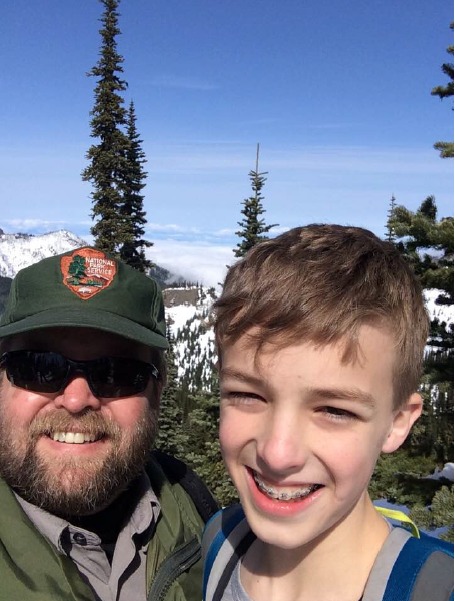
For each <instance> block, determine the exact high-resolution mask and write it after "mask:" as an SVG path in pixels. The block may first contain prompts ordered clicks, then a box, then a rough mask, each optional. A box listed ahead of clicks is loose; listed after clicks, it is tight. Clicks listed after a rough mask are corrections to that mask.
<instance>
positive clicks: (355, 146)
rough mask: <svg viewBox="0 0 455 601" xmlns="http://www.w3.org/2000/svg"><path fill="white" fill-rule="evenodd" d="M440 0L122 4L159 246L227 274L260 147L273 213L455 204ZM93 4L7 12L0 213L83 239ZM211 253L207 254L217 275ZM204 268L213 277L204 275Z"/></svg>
mask: <svg viewBox="0 0 455 601" xmlns="http://www.w3.org/2000/svg"><path fill="white" fill-rule="evenodd" d="M452 10H453V9H452V3H451V2H449V1H448V0H438V1H436V2H435V1H430V0H428V1H426V0H412V1H411V0H400V1H399V2H392V1H391V0H382V1H381V0H370V1H369V2H365V1H364V0H362V1H361V0H348V1H346V2H343V3H341V2H334V1H333V0H317V1H316V0H306V1H302V0H281V1H278V0H262V1H258V0H256V1H253V0H242V1H240V0H229V1H228V0H210V1H209V0H192V1H191V2H190V1H188V0H186V1H185V0H179V1H177V0H123V1H122V2H121V4H120V14H121V16H120V20H119V26H120V29H121V31H122V35H121V36H119V38H118V51H119V52H120V54H122V55H123V57H124V58H125V62H124V78H125V79H126V81H127V82H128V84H129V87H128V90H127V92H126V93H125V101H126V103H129V101H130V99H133V100H134V102H135V105H136V113H137V118H138V119H137V126H138V130H139V133H140V135H141V138H142V139H143V149H144V151H145V152H146V156H147V159H148V163H147V166H146V168H147V171H148V174H149V175H148V179H147V187H146V188H145V191H144V193H145V209H146V211H147V219H148V229H147V237H148V238H149V239H150V240H151V241H153V242H154V243H155V246H154V247H153V249H152V251H151V252H152V258H153V259H154V260H157V261H159V262H161V263H163V264H165V266H168V267H172V268H174V269H175V268H176V267H177V268H178V267H179V266H180V267H181V269H180V271H185V272H190V274H193V272H192V271H191V270H192V269H193V270H194V269H196V271H195V272H194V273H195V274H196V275H198V274H199V273H200V272H203V273H206V274H207V278H208V279H210V280H213V279H216V278H217V277H219V275H218V274H219V268H218V267H217V266H220V268H223V267H224V265H225V264H226V261H229V260H230V256H231V255H230V249H231V248H232V247H233V246H235V244H236V243H237V240H236V237H235V234H234V232H235V231H236V230H237V229H238V226H237V221H239V219H240V218H241V215H240V210H241V201H242V200H243V199H244V198H246V197H247V196H249V195H250V182H249V179H248V172H249V171H250V170H251V169H252V168H254V164H255V155H256V144H257V143H260V145H261V151H260V165H259V167H260V170H261V171H267V172H268V175H267V178H268V179H267V182H266V184H265V187H264V190H263V191H264V196H265V201H264V206H265V208H266V211H267V212H266V214H265V218H266V220H267V222H268V223H278V224H279V225H280V228H288V227H293V226H295V225H301V224H304V223H308V222H315V221H330V222H339V223H346V224H348V223H349V224H353V225H360V226H364V227H367V228H369V229H372V230H373V231H374V232H376V233H377V234H379V235H382V233H383V231H384V224H385V221H386V214H387V209H388V203H389V200H390V197H391V196H392V194H394V195H395V197H396V200H397V203H398V204H403V205H405V206H407V207H408V208H410V209H416V208H417V207H418V205H419V204H420V202H421V201H422V200H423V199H424V198H425V197H426V196H428V195H430V194H434V195H435V197H436V202H437V205H438V208H439V216H441V217H442V216H447V215H453V161H452V160H450V159H449V160H447V159H446V160H442V159H440V158H439V156H438V153H437V152H436V151H435V150H433V148H432V145H433V143H434V142H435V141H437V140H446V139H453V127H452V120H453V113H452V110H451V109H452V101H451V100H449V99H447V100H444V101H440V100H439V98H437V97H434V96H431V95H430V92H431V89H432V87H434V86H435V85H438V84H445V83H446V82H447V78H446V76H445V75H444V74H443V73H442V72H441V70H440V69H441V64H442V63H443V62H445V61H447V60H450V59H449V56H448V55H447V53H446V47H447V46H448V45H449V44H450V43H451V31H450V29H449V24H450V21H451V20H452V19H453V13H452ZM101 13H102V5H101V4H100V3H99V2H98V1H97V0H79V1H78V2H62V1H61V0H46V1H44V0H34V1H33V2H30V1H29V0H27V1H26V0H15V2H14V3H13V2H8V3H4V5H3V6H2V19H1V23H0V45H1V53H2V66H1V68H0V84H1V87H2V90H3V107H2V108H3V110H2V111H1V117H0V119H1V131H2V136H1V139H0V195H1V198H2V214H1V217H0V227H1V228H2V229H3V230H4V231H6V232H16V231H23V232H24V231H25V232H30V233H42V232H47V231H52V230H55V229H61V228H65V229H69V230H70V231H72V232H74V233H76V234H78V235H80V236H82V237H85V238H86V239H87V240H90V238H89V235H88V234H89V229H90V225H91V220H90V209H91V199H90V192H91V187H90V184H88V183H85V182H82V181H81V177H80V172H81V171H82V169H83V168H84V167H85V166H86V164H87V162H86V159H85V153H86V151H87V149H88V147H89V145H90V144H91V138H90V128H89V111H90V109H91V107H92V104H93V87H94V85H95V80H94V78H89V77H87V76H86V73H87V71H89V70H90V69H91V67H92V66H93V65H94V64H95V63H96V61H97V59H98V50H99V45H100V37H99V33H98V29H99V27H100V23H99V21H98V19H99V18H100V16H101ZM210 265H211V266H212V267H213V268H214V271H213V270H212V271H211V272H210V269H211V267H210ZM209 272H210V276H209V275H208V274H209Z"/></svg>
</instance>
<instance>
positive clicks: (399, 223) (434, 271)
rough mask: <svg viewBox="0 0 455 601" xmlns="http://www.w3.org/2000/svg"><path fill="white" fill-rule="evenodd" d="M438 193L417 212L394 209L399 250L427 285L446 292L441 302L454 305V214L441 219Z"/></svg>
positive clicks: (393, 225)
mask: <svg viewBox="0 0 455 601" xmlns="http://www.w3.org/2000/svg"><path fill="white" fill-rule="evenodd" d="M436 217H437V207H436V202H435V199H434V196H428V197H427V198H426V199H425V200H424V201H423V202H422V204H421V205H420V207H419V209H418V210H417V211H416V212H415V213H414V212H412V211H410V210H409V209H406V208H405V207H403V206H397V207H395V209H394V210H393V212H392V214H391V216H390V218H389V220H388V227H390V228H393V231H394V232H395V235H396V237H397V238H398V239H399V240H398V242H397V247H398V249H399V250H400V251H401V252H402V253H403V254H404V256H405V257H406V259H407V260H408V261H409V262H410V263H411V264H412V266H413V268H414V270H415V272H416V274H417V276H418V277H419V278H420V280H421V282H422V286H423V287H424V288H438V289H440V290H441V291H442V294H441V296H440V298H439V302H440V303H441V304H449V305H452V304H453V217H445V218H443V219H441V220H440V221H438V220H437V218H436Z"/></svg>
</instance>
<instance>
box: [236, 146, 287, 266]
mask: <svg viewBox="0 0 455 601" xmlns="http://www.w3.org/2000/svg"><path fill="white" fill-rule="evenodd" d="M248 175H249V178H250V180H251V188H252V190H253V196H250V197H249V198H246V199H245V200H244V201H243V202H242V204H243V209H242V214H243V215H244V218H243V219H242V221H239V222H238V225H239V226H240V227H241V229H240V230H239V231H238V232H236V236H239V238H241V242H239V243H238V244H237V248H236V249H234V254H235V256H236V257H243V256H244V255H245V254H246V253H247V252H248V251H249V250H250V248H252V247H253V246H254V245H255V244H257V243H258V242H261V241H262V240H266V236H264V234H266V233H267V232H268V231H269V230H270V229H271V228H272V227H275V225H277V224H273V225H265V221H264V219H262V218H260V216H261V215H262V214H263V213H265V209H264V207H263V205H262V201H263V200H264V197H263V196H262V194H261V190H262V188H263V187H264V184H265V182H266V179H267V178H266V177H265V175H267V171H264V172H262V173H259V144H258V145H257V149H256V169H255V171H250V173H249V174H248Z"/></svg>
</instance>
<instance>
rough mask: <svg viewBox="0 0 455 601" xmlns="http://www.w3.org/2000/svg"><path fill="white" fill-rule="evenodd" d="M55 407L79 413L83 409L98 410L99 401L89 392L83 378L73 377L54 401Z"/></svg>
mask: <svg viewBox="0 0 455 601" xmlns="http://www.w3.org/2000/svg"><path fill="white" fill-rule="evenodd" d="M54 403H55V406H56V407H64V408H65V409H66V410H67V411H69V412H70V413H79V412H80V411H83V410H84V409H87V408H90V409H99V407H100V406H101V402H100V400H99V399H98V398H97V397H96V396H95V395H94V394H93V392H92V391H91V390H90V387H89V385H88V382H87V380H86V379H85V378H84V376H75V377H74V378H72V379H71V380H70V381H69V382H68V384H67V385H66V386H65V388H64V389H63V390H62V391H61V392H59V393H58V395H57V396H56V398H55V400H54Z"/></svg>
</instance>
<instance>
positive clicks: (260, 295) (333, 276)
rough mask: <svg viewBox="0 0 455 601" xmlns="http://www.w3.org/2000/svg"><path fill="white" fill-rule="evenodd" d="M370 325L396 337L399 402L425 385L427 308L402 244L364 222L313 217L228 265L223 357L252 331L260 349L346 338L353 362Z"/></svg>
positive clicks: (219, 311)
mask: <svg viewBox="0 0 455 601" xmlns="http://www.w3.org/2000/svg"><path fill="white" fill-rule="evenodd" d="M364 324H370V325H376V326H379V327H385V328H387V330H388V331H389V332H390V333H391V334H392V336H393V337H394V338H395V341H396V347H397V353H396V358H397V360H396V369H395V373H394V387H395V398H394V406H395V408H398V407H400V406H401V404H403V403H404V402H405V401H406V399H407V398H408V397H409V396H410V395H411V394H412V393H413V392H415V391H416V390H417V388H418V384H419V379H420V374H421V369H422V360H423V351H424V347H425V343H426V340H427V336H428V325H429V320H428V315H427V312H426V309H425V305H424V300H423V296H422V289H421V287H420V284H419V282H418V281H417V279H416V277H415V276H414V274H413V272H412V270H411V268H410V267H409V265H408V264H407V263H406V261H405V260H404V258H403V257H402V256H401V255H400V253H399V251H398V250H397V249H396V248H395V247H394V246H393V245H392V244H390V243H388V242H385V241H383V240H380V239H379V238H378V237H377V236H375V235H374V234H373V233H372V232H370V231H368V230H365V229H363V228H358V227H350V226H341V225H329V224H313V225H308V226H305V227H297V228H294V229H292V230H290V231H288V232H286V233H284V234H281V235H280V236H277V237H276V238H273V239H271V240H267V241H265V242H261V243H259V244H257V245H256V246H254V247H253V248H252V249H251V250H250V251H249V252H248V253H247V254H246V256H245V257H244V258H242V259H241V260H240V261H238V262H237V263H235V264H234V265H233V266H232V267H231V268H230V269H229V271H228V273H227V276H226V279H225V282H224V286H223V292H222V294H221V296H220V298H219V299H218V300H217V301H216V303H215V305H214V326H215V334H216V343H217V346H218V355H219V358H220V360H221V359H222V349H223V345H224V344H232V343H234V342H235V341H236V340H238V339H239V338H240V337H241V336H242V335H243V334H245V333H246V332H248V333H249V334H251V331H253V332H254V335H253V337H252V342H253V343H255V344H256V345H257V349H260V348H261V345H263V344H264V343H265V342H272V343H274V344H277V345H278V346H279V347H284V346H288V345H290V344H296V343H299V342H302V341H312V342H314V343H315V344H316V345H325V344H331V343H335V342H338V341H340V340H342V339H343V340H345V341H346V347H345V352H344V356H343V360H344V361H346V362H347V361H351V360H353V359H354V358H355V357H356V351H357V343H356V341H357V336H358V331H359V328H360V326H361V325H364ZM252 329H253V330H252Z"/></svg>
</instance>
